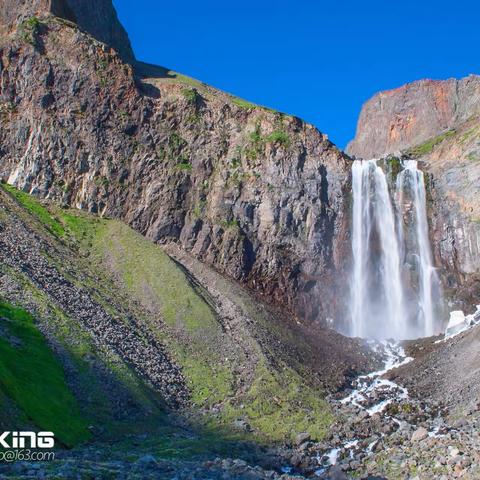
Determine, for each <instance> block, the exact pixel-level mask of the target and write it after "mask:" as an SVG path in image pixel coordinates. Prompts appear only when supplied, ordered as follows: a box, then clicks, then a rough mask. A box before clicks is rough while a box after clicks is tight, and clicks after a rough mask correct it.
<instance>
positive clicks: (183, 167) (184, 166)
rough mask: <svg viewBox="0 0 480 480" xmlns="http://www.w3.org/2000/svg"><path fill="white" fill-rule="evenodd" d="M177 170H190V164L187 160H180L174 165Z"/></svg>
mask: <svg viewBox="0 0 480 480" xmlns="http://www.w3.org/2000/svg"><path fill="white" fill-rule="evenodd" d="M175 168H176V169H177V170H186V171H188V172H191V171H192V168H193V167H192V164H191V163H189V162H181V163H179V164H177V165H176V166H175Z"/></svg>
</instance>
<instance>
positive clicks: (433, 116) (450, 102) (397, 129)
mask: <svg viewBox="0 0 480 480" xmlns="http://www.w3.org/2000/svg"><path fill="white" fill-rule="evenodd" d="M475 113H480V77H479V76H477V75H470V76H468V77H466V78H463V79H461V80H456V79H453V78H452V79H449V80H444V81H440V80H420V81H417V82H413V83H408V84H406V85H404V86H402V87H400V88H396V89H394V90H387V91H384V92H379V93H377V94H376V95H374V96H373V97H372V98H371V99H370V100H368V101H367V102H366V103H365V104H364V106H363V108H362V111H361V113H360V118H359V120H358V125H357V133H356V136H355V139H354V140H353V141H352V142H350V144H349V145H348V147H347V152H348V153H349V154H350V155H355V156H356V157H361V158H378V157H381V156H384V155H386V154H389V153H394V152H396V151H399V150H403V149H405V148H408V147H412V146H415V145H418V144H421V143H422V142H425V141H426V140H428V139H430V138H432V137H435V136H436V135H438V134H439V133H441V132H443V131H446V130H448V129H451V128H454V127H455V126H456V125H458V124H460V123H462V122H464V121H466V120H467V119H468V118H470V117H471V116H472V115H474V114H475Z"/></svg>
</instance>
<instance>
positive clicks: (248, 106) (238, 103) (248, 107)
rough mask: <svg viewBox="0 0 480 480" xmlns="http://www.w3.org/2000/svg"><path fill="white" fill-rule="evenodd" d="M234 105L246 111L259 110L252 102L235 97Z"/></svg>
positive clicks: (233, 99)
mask: <svg viewBox="0 0 480 480" xmlns="http://www.w3.org/2000/svg"><path fill="white" fill-rule="evenodd" d="M232 103H233V104H234V105H236V106H237V107H240V108H244V109H245V110H254V109H255V108H257V105H255V104H254V103H251V102H247V100H243V99H242V98H238V97H233V98H232Z"/></svg>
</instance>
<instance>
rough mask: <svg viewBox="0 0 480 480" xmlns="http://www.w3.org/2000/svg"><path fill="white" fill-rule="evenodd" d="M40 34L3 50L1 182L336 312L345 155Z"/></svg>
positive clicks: (46, 29)
mask: <svg viewBox="0 0 480 480" xmlns="http://www.w3.org/2000/svg"><path fill="white" fill-rule="evenodd" d="M34 27H35V28H33V30H32V31H29V36H28V37H27V38H25V35H22V32H21V31H20V32H19V29H17V30H16V31H12V32H11V33H10V35H9V36H8V37H5V38H4V39H3V46H2V48H1V51H0V59H1V65H2V70H1V79H2V89H1V95H0V102H1V112H2V129H1V132H0V145H1V148H2V150H1V159H2V160H1V168H0V174H1V175H2V177H3V178H4V179H5V180H7V181H8V182H9V183H11V184H13V185H16V186H17V187H19V188H22V189H24V190H26V191H29V192H32V193H34V194H36V195H39V196H42V197H49V198H52V199H57V200H60V201H62V202H64V203H66V204H69V205H72V206H75V207H78V208H81V209H85V210H88V211H90V212H95V213H99V214H101V215H104V216H110V217H116V218H119V219H123V220H125V221H126V222H127V223H129V224H130V225H132V226H133V227H134V228H135V229H136V230H138V231H139V232H141V233H142V234H144V235H145V236H147V237H148V238H150V239H152V240H154V241H155V242H159V243H164V242H169V241H175V242H178V243H179V244H180V245H181V246H182V247H183V248H184V249H185V250H187V251H189V252H191V253H192V254H193V255H195V256H196V257H197V258H199V259H201V260H202V261H203V262H205V263H207V264H209V265H212V266H214V267H215V268H216V269H218V270H219V271H220V272H223V273H225V274H227V275H229V276H230V277H231V278H233V279H235V280H239V281H241V282H243V283H244V284H247V285H249V286H250V287H251V288H253V289H255V290H256V291H257V292H259V293H261V294H263V295H264V296H265V298H267V299H268V300H269V301H272V302H276V303H278V304H280V305H283V306H285V307H286V308H287V309H288V310H289V311H290V312H292V313H293V314H294V315H296V316H298V317H304V318H308V319H310V320H320V321H323V322H325V321H326V320H327V319H328V318H333V317H335V316H336V315H340V314H341V313H340V309H339V306H340V305H342V297H343V296H344V295H345V293H346V292H345V291H344V290H345V289H342V288H341V286H342V285H345V283H344V279H345V275H344V271H345V268H346V266H345V262H346V261H347V260H348V255H347V254H346V251H347V250H346V249H348V248H349V241H348V238H347V230H348V229H347V227H348V218H347V217H348V215H347V212H348V208H349V204H348V197H349V195H348V192H349V186H348V182H349V171H350V166H349V159H348V157H346V156H345V155H344V154H342V153H341V152H340V151H339V150H338V149H337V148H336V147H335V146H334V145H332V144H331V143H330V142H329V141H328V139H327V138H326V137H325V136H324V135H322V134H321V133H320V132H318V131H317V130H316V129H315V128H314V127H313V126H311V125H308V124H306V123H304V122H302V121H301V120H299V119H298V118H295V117H291V116H287V115H283V114H281V113H278V112H273V111H270V110H267V109H263V108H260V107H256V106H254V105H252V104H249V103H247V102H245V101H241V100H239V99H235V98H232V97H230V96H228V95H226V94H223V93H221V92H218V91H216V90H214V89H212V88H209V87H207V86H205V85H203V84H201V83H199V82H195V81H194V80H192V79H187V78H185V77H181V76H175V75H174V74H172V73H171V72H168V71H166V70H165V69H160V68H154V67H149V68H148V69H147V68H146V67H145V66H143V67H142V68H141V69H140V68H139V69H137V70H135V71H134V70H133V69H132V67H130V66H129V65H127V64H126V63H124V62H123V60H122V59H121V58H120V57H119V56H118V55H117V54H116V53H115V52H112V51H111V50H109V49H108V48H106V47H105V45H104V44H101V43H98V42H97V41H95V40H94V39H93V38H92V37H91V36H90V35H88V34H86V33H83V32H82V31H81V30H80V29H78V28H76V27H75V26H73V25H72V24H70V23H65V22H63V21H61V20H59V19H55V18H51V17H49V18H47V17H46V18H44V19H42V21H41V24H40V25H35V26H34ZM147 75H148V78H146V76H147Z"/></svg>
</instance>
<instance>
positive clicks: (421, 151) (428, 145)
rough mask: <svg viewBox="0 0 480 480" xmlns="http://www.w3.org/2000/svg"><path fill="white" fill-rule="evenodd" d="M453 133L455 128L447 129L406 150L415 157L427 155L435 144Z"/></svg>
mask: <svg viewBox="0 0 480 480" xmlns="http://www.w3.org/2000/svg"><path fill="white" fill-rule="evenodd" d="M455 133H456V130H454V129H452V130H448V131H447V132H445V133H442V134H441V135H438V136H437V137H434V138H431V139H430V140H428V141H426V142H425V143H422V144H421V145H417V146H416V147H413V148H411V149H410V150H408V153H409V154H410V155H413V156H415V157H420V156H422V155H427V154H429V153H432V151H433V149H434V148H435V146H436V145H438V144H440V143H442V142H443V141H444V140H446V139H447V138H450V137H453V136H454V135H455Z"/></svg>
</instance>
